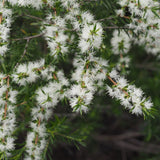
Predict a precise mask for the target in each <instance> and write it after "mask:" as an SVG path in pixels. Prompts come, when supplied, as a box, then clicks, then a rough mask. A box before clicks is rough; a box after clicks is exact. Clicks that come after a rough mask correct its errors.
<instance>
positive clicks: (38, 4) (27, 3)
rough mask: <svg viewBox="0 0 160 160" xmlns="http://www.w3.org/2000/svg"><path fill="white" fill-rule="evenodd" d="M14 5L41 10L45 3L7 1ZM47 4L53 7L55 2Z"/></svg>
mask: <svg viewBox="0 0 160 160" xmlns="http://www.w3.org/2000/svg"><path fill="white" fill-rule="evenodd" d="M7 1H8V2H9V3H10V4H12V5H18V6H24V7H33V8H36V9H41V8H42V6H43V4H44V3H45V1H43V0H7ZM46 3H47V4H49V5H53V4H54V1H52V0H47V1H46Z"/></svg>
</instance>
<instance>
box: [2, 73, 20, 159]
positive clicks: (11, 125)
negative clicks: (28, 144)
mask: <svg viewBox="0 0 160 160" xmlns="http://www.w3.org/2000/svg"><path fill="white" fill-rule="evenodd" d="M9 79H10V77H8V76H5V75H3V74H1V75H0V81H1V86H0V126H1V127H0V152H1V153H4V155H7V156H9V155H10V151H13V150H14V140H15V138H14V137H13V132H14V131H15V127H16V116H15V108H16V105H15V103H16V96H17V91H14V90H13V89H12V88H11V87H10V85H9Z"/></svg>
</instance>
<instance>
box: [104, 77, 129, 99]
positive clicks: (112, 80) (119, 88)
mask: <svg viewBox="0 0 160 160" xmlns="http://www.w3.org/2000/svg"><path fill="white" fill-rule="evenodd" d="M107 77H108V79H109V80H110V81H111V82H112V83H113V84H114V85H115V86H117V85H118V83H116V82H115V81H114V80H113V79H112V78H111V77H110V76H108V75H107ZM118 88H119V89H120V90H121V91H122V92H123V93H124V94H125V95H126V96H127V97H128V93H127V92H126V91H125V90H124V89H122V88H120V87H118Z"/></svg>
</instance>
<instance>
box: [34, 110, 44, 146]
mask: <svg viewBox="0 0 160 160" xmlns="http://www.w3.org/2000/svg"><path fill="white" fill-rule="evenodd" d="M43 111H44V108H41V112H43ZM40 124H41V118H39V120H38V127H39V126H40ZM37 143H38V134H37V135H36V139H35V145H37Z"/></svg>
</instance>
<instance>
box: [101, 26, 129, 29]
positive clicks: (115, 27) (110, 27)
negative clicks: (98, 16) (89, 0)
mask: <svg viewBox="0 0 160 160" xmlns="http://www.w3.org/2000/svg"><path fill="white" fill-rule="evenodd" d="M103 29H130V28H129V27H119V26H108V27H104V28H103Z"/></svg>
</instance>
